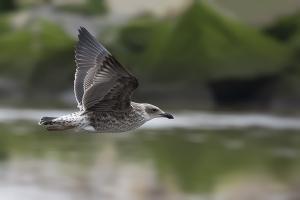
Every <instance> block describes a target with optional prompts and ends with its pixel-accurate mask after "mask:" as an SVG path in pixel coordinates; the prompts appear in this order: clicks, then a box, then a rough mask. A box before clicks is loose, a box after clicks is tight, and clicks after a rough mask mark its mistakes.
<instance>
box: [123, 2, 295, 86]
mask: <svg viewBox="0 0 300 200" xmlns="http://www.w3.org/2000/svg"><path fill="white" fill-rule="evenodd" d="M139 23H140V24H139ZM139 23H136V22H134V24H129V25H128V26H127V27H125V28H124V29H123V30H121V32H120V37H119V39H118V40H117V44H119V45H121V47H120V48H123V49H124V50H123V53H124V54H125V55H124V56H123V57H126V58H127V57H129V58H128V59H126V60H127V61H128V63H129V64H130V65H135V64H134V62H137V63H138V64H139V65H143V68H147V67H148V68H152V69H151V71H152V75H154V74H155V77H156V78H157V79H158V80H167V81H175V80H179V79H184V80H185V81H207V80H215V79H229V78H240V79H242V78H249V77H257V76H264V75H268V74H273V73H278V72H279V71H281V70H282V69H283V68H284V67H285V66H286V65H287V64H288V60H289V53H290V52H289V50H288V49H287V48H286V47H284V45H281V44H279V43H277V42H276V41H274V40H272V39H270V38H268V37H266V36H264V35H262V34H261V33H259V32H258V31H256V30H254V29H252V28H250V27H247V26H245V25H243V24H240V23H238V22H236V21H234V20H231V19H229V18H227V17H225V16H223V15H221V14H218V13H217V12H216V11H215V10H213V9H212V8H211V7H210V6H208V5H206V4H205V3H203V2H202V1H196V2H195V3H194V5H192V6H191V7H190V8H189V9H188V10H187V11H186V12H185V13H184V14H183V15H182V16H181V17H179V19H178V20H177V23H176V25H175V27H174V26H171V25H170V23H167V22H164V21H163V22H156V24H155V23H154V22H152V21H149V20H148V21H143V23H141V21H139ZM166 24H167V25H166ZM153 26H155V27H153ZM162 27H164V28H162ZM145 38H149V39H148V40H146V39H145ZM145 41H147V42H145ZM124 46H125V48H124ZM136 52H138V53H136ZM131 54H133V55H135V56H133V57H132V56H131ZM121 55H122V53H121ZM131 58H132V59H131ZM145 58H146V60H145ZM147 58H148V60H147ZM143 61H144V63H143ZM139 67H140V66H139ZM183 69H184V70H183ZM170 71H172V76H170Z"/></svg>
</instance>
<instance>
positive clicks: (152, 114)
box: [142, 103, 174, 120]
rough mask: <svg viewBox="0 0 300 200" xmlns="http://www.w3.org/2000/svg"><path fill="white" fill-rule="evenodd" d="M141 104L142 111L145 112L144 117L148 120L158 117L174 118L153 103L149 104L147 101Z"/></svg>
mask: <svg viewBox="0 0 300 200" xmlns="http://www.w3.org/2000/svg"><path fill="white" fill-rule="evenodd" d="M142 106H143V109H144V113H145V115H146V117H147V118H148V120H150V119H154V118H159V117H163V118H168V119H174V117H173V116H172V115H171V114H169V113H166V112H164V111H163V110H161V109H160V108H159V107H157V106H154V105H151V104H148V103H143V104H142Z"/></svg>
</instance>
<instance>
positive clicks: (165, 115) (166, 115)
mask: <svg viewBox="0 0 300 200" xmlns="http://www.w3.org/2000/svg"><path fill="white" fill-rule="evenodd" d="M160 116H162V117H165V118H168V119H174V117H173V115H171V114H169V113H163V114H160Z"/></svg>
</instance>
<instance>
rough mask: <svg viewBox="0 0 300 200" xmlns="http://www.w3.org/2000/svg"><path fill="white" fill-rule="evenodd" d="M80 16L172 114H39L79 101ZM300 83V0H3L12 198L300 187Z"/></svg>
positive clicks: (179, 198)
mask: <svg viewBox="0 0 300 200" xmlns="http://www.w3.org/2000/svg"><path fill="white" fill-rule="evenodd" d="M80 26H84V27H86V28H87V29H88V30H89V31H90V32H91V33H92V34H93V35H95V36H96V37H97V38H98V40H99V41H101V43H102V44H104V45H105V46H106V47H107V49H109V50H110V52H112V54H113V55H114V56H115V57H116V58H117V59H118V60H119V61H120V62H121V63H123V64H124V65H125V66H126V67H127V68H128V69H130V70H131V71H132V72H133V74H135V75H136V76H137V77H138V78H139V81H140V87H139V89H138V90H137V91H136V93H135V96H134V98H135V100H136V101H137V102H149V103H153V104H157V105H159V106H160V107H162V108H163V109H164V110H170V111H173V112H174V113H175V118H176V116H179V117H178V119H175V121H174V123H173V125H174V124H175V125H174V126H173V125H172V124H171V125H170V126H168V128H161V127H160V126H158V127H156V126H154V125H151V124H150V125H149V126H148V128H144V129H143V128H142V129H141V130H139V131H135V132H133V133H128V134H120V135H112V134H94V135H92V134H86V133H84V132H83V133H81V132H74V131H73V132H72V131H69V132H66V133H51V134H49V133H48V132H46V131H44V130H43V129H42V128H41V127H38V126H37V125H36V123H37V122H36V121H35V120H37V119H38V118H39V117H41V116H40V115H39V114H36V113H35V112H34V111H40V112H41V113H43V112H44V109H48V110H46V111H45V112H51V109H53V110H56V111H58V110H59V112H65V111H64V110H62V109H73V110H74V109H75V106H76V103H75V98H74V95H73V80H74V72H75V62H74V46H75V45H76V41H77V30H78V28H79V27H80ZM299 85H300V1H299V0H285V1H282V0H153V1H147V0H126V1H125V0H1V2H0V196H1V198H0V199H1V200H2V199H3V200H17V199H25V200H26V199H28V200H29V199H30V200H35V199H56V200H65V199H66V200H67V199H72V200H73V199H75V200H76V199H78V200H81V199H91V200H93V199H95V200H96V199H97V200H99V199H101V200H102V199H103V200H126V199H128V200H129V199H130V200H135V199H137V200H142V199H149V200H150V199H151V200H153V199H154V200H156V199H158V200H169V199H170V200H190V199H193V200H194V199H195V200H198V199H199V200H211V199H212V200H248V199H251V200H269V199H270V200H281V199H282V200H296V199H300V193H299V187H300V170H299V167H300V136H299V131H300V126H298V125H297V120H300V119H299V114H300V112H299V109H300V89H299V87H298V86H299ZM24 109H25V110H26V112H25V111H24ZM29 109H30V110H29ZM56 111H55V112H56ZM204 111H205V113H211V114H212V115H210V116H213V117H210V118H209V119H206V118H205V117H204V118H201V120H200V121H201V124H206V125H207V126H206V127H205V128H201V126H200V125H199V126H198V125H197V123H198V122H199V121H195V116H194V115H193V114H190V113H191V112H192V113H200V114H201V113H203V112H204ZM182 113H184V116H183V115H182ZM231 113H239V114H240V115H241V116H244V115H245V116H247V115H249V114H252V113H262V114H267V117H266V118H264V117H261V116H259V115H258V116H257V115H255V116H253V118H251V119H250V118H249V119H248V118H246V119H248V121H247V120H246V122H245V121H239V120H238V118H239V117H237V118H235V117H233V116H232V115H230V114H231ZM46 114H47V113H45V115H46ZM177 114H178V115H177ZM278 116H279V117H280V118H279V121H274V118H273V117H278ZM219 117H221V118H222V119H223V118H224V121H222V120H221V121H220V120H219V121H218V122H216V124H214V120H216V119H220V118H219ZM243 119H244V118H243ZM252 119H253V120H254V122H253V123H252V121H251V120H252ZM176 120H177V121H176ZM260 122H261V123H260ZM159 123H161V124H164V123H166V122H165V121H161V122H159ZM189 123H194V124H193V125H194V126H191V127H189ZM227 123H229V124H238V128H234V127H230V126H226V124H227ZM247 123H249V124H252V125H250V126H248V125H245V124H247ZM178 124H183V126H182V127H181V125H178ZM184 124H185V125H184ZM224 124H225V125H224ZM214 125H215V126H214ZM195 127H196V128H195ZM207 127H208V128H207ZM278 127H280V128H278ZM46 196H47V197H46Z"/></svg>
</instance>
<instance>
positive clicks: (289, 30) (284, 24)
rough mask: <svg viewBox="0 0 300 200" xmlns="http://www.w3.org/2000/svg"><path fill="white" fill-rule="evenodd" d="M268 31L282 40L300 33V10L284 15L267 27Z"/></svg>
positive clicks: (289, 38)
mask: <svg viewBox="0 0 300 200" xmlns="http://www.w3.org/2000/svg"><path fill="white" fill-rule="evenodd" d="M265 31H266V33H268V34H269V35H271V36H273V37H275V38H277V39H278V40H281V41H285V42H286V41H289V40H291V38H293V37H294V36H296V35H298V34H300V12H299V13H296V14H294V15H291V16H288V17H283V18H281V19H280V20H278V21H277V22H276V23H274V24H272V25H271V26H269V27H267V28H266V29H265Z"/></svg>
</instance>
